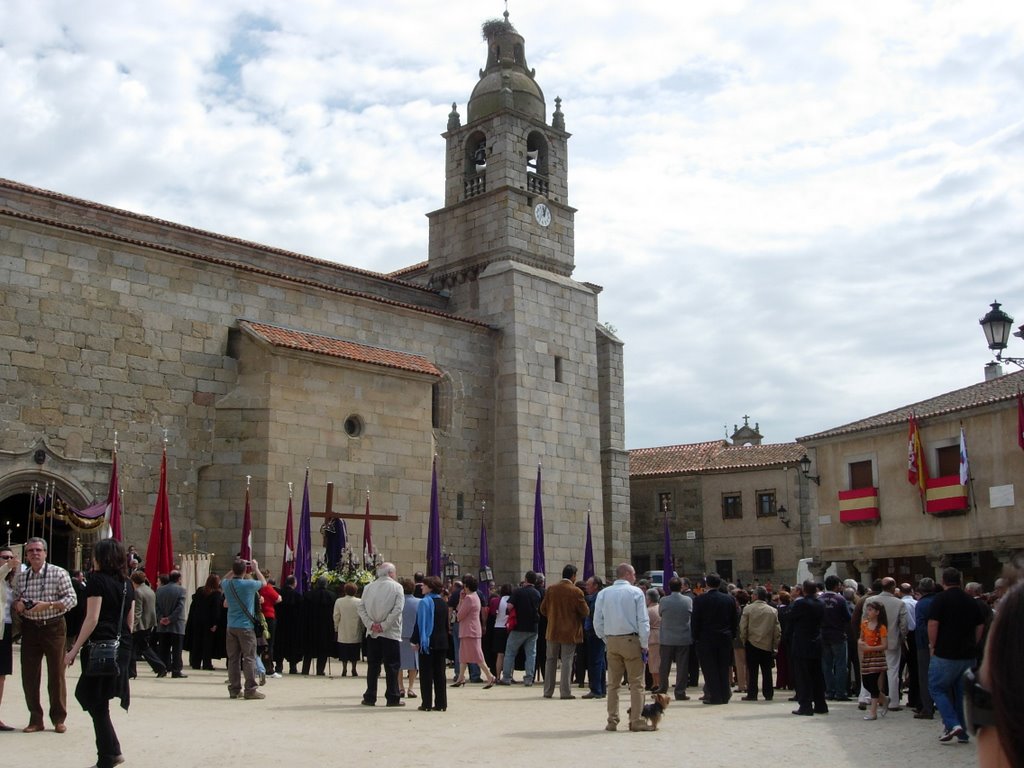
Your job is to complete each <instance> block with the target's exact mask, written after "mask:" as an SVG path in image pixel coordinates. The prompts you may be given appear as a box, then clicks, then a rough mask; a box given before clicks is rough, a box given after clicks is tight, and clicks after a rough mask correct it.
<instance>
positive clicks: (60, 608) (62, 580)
mask: <svg viewBox="0 0 1024 768" xmlns="http://www.w3.org/2000/svg"><path fill="white" fill-rule="evenodd" d="M23 598H28V599H29V600H32V601H33V602H36V603H53V607H52V608H48V609H47V610H45V611H38V612H33V613H23V614H22V615H21V617H22V619H25V620H27V621H46V620H47V619H55V618H57V617H58V616H63V615H64V614H65V613H67V612H68V611H69V610H71V609H72V608H74V607H75V606H76V605H78V598H77V597H76V596H75V590H74V588H73V587H72V586H71V576H70V574H68V572H67V571H65V570H64V569H63V568H61V567H60V566H59V565H53V564H52V563H44V564H43V567H42V570H40V571H39V572H38V573H36V572H35V571H33V570H32V569H31V568H26V569H25V570H24V571H22V572H21V573H19V574H18V575H17V576H16V577H15V578H14V599H15V600H21V599H23Z"/></svg>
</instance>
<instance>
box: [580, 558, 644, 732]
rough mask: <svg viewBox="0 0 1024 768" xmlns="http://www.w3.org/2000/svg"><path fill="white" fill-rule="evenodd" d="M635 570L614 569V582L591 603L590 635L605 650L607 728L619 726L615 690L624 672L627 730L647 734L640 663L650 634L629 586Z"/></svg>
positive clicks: (637, 594)
mask: <svg viewBox="0 0 1024 768" xmlns="http://www.w3.org/2000/svg"><path fill="white" fill-rule="evenodd" d="M635 582H636V571H635V570H634V569H633V566H632V565H630V564H629V563H622V564H620V565H619V567H618V568H616V569H615V582H614V583H613V584H612V585H611V586H610V587H606V588H605V589H602V590H601V591H600V592H598V593H597V599H596V600H595V601H594V632H596V633H597V636H598V637H600V638H601V639H602V640H604V642H605V645H606V646H607V648H608V725H606V726H605V730H607V731H614V730H616V729H617V728H618V725H619V688H621V687H622V675H623V672H625V674H626V676H627V679H628V680H629V705H630V717H629V730H631V731H649V730H651V729H650V726H648V725H647V722H646V721H645V720H644V719H643V717H642V716H641V711H642V710H643V706H644V664H645V663H646V661H647V659H646V657H647V643H648V640H649V638H650V634H651V619H650V616H649V615H648V614H647V605H646V600H645V599H644V593H643V592H642V591H641V590H639V589H638V588H637V587H635V586H633V585H634V583H635Z"/></svg>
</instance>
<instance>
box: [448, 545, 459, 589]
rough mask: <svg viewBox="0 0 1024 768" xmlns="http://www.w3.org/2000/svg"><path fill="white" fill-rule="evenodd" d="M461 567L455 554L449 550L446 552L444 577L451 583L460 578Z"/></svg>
mask: <svg viewBox="0 0 1024 768" xmlns="http://www.w3.org/2000/svg"><path fill="white" fill-rule="evenodd" d="M460 571H461V568H460V567H459V564H458V563H457V562H456V561H455V556H454V555H453V554H451V553H449V552H445V553H444V578H445V580H446V581H447V582H448V583H451V582H453V581H455V580H456V579H458V578H459V573H460Z"/></svg>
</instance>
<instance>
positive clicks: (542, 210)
mask: <svg viewBox="0 0 1024 768" xmlns="http://www.w3.org/2000/svg"><path fill="white" fill-rule="evenodd" d="M533 218H535V219H536V220H537V223H538V224H540V225H541V226H542V227H546V226H547V225H548V224H550V223H551V209H550V208H548V207H547V205H546V204H544V203H537V205H535V206H534V207H533Z"/></svg>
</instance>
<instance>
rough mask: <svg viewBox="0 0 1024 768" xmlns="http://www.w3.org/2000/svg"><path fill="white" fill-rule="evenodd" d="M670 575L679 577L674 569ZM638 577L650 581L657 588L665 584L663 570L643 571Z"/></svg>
mask: <svg viewBox="0 0 1024 768" xmlns="http://www.w3.org/2000/svg"><path fill="white" fill-rule="evenodd" d="M672 575H673V576H674V577H676V578H678V577H679V574H678V573H676V572H675V571H672ZM640 578H641V579H646V580H647V581H649V582H651V586H652V587H657V588H658V589H661V588H662V587H664V586H665V583H664V582H665V571H644V572H643V574H642V575H641V576H640Z"/></svg>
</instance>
